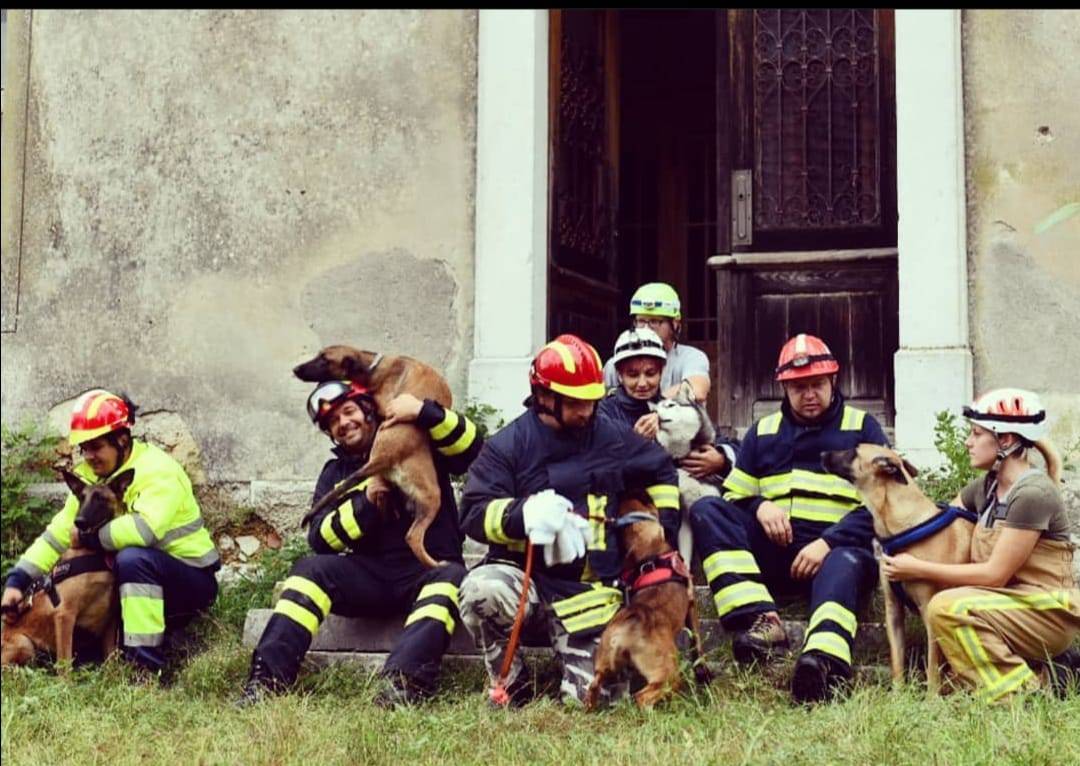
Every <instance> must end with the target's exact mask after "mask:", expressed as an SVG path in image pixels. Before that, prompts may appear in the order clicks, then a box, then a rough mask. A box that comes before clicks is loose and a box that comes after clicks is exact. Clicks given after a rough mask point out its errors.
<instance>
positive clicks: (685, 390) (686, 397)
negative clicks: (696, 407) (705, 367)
mask: <svg viewBox="0 0 1080 766" xmlns="http://www.w3.org/2000/svg"><path fill="white" fill-rule="evenodd" d="M675 401H677V402H678V403H679V404H694V403H695V402H696V401H697V397H696V396H694V387H693V386H692V385H690V381H689V380H683V382H682V383H680V384H679V393H677V394H676V395H675Z"/></svg>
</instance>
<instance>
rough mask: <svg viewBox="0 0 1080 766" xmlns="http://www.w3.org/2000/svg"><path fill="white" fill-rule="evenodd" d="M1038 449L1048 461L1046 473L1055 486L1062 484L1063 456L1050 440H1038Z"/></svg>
mask: <svg viewBox="0 0 1080 766" xmlns="http://www.w3.org/2000/svg"><path fill="white" fill-rule="evenodd" d="M1035 449H1037V450H1038V451H1039V452H1040V453H1041V454H1042V456H1043V460H1045V461H1046V473H1047V474H1049V476H1050V478H1051V479H1053V480H1054V483H1055V484H1060V483H1061V455H1060V454H1058V451H1057V447H1055V446H1054V444H1053V442H1051V441H1050V440H1049V439H1038V440H1036V442H1035Z"/></svg>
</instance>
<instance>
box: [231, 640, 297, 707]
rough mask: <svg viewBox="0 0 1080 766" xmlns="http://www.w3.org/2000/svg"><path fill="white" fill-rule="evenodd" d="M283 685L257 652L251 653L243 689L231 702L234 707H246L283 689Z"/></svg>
mask: <svg viewBox="0 0 1080 766" xmlns="http://www.w3.org/2000/svg"><path fill="white" fill-rule="evenodd" d="M285 688H286V687H285V685H284V684H282V683H281V682H280V681H279V680H277V679H276V678H275V677H274V674H273V673H271V672H270V668H269V667H268V666H267V664H266V661H265V660H264V659H263V658H262V655H260V654H259V653H258V652H253V653H252V655H251V669H250V670H249V671H248V677H247V682H246V683H245V684H244V690H243V691H242V692H240V696H239V697H238V698H237V700H236V702H234V703H233V705H234V706H235V707H238V708H246V707H250V706H252V705H255V704H257V703H259V702H262V701H263V700H264V699H266V698H267V697H270V696H273V695H275V694H280V693H281V692H283V691H285Z"/></svg>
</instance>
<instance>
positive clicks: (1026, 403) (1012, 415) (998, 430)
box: [964, 388, 1046, 442]
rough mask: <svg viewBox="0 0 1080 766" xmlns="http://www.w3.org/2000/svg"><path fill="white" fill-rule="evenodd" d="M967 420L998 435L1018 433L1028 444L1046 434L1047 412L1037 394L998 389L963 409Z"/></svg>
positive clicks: (1014, 389)
mask: <svg viewBox="0 0 1080 766" xmlns="http://www.w3.org/2000/svg"><path fill="white" fill-rule="evenodd" d="M964 417H965V418H967V419H968V420H970V421H971V422H972V423H975V424H977V425H980V426H982V427H983V428H985V429H987V430H988V431H993V432H994V435H995V436H1001V435H1002V434H1018V435H1019V436H1020V437H1021V438H1023V439H1026V440H1027V441H1029V442H1034V441H1037V440H1038V439H1041V438H1042V437H1043V435H1044V434H1045V433H1046V409H1045V408H1044V407H1043V406H1042V402H1041V401H1040V400H1039V395H1038V394H1036V393H1035V392H1034V391H1027V390H1025V389H1022V388H995V389H994V390H993V391H987V392H986V393H985V394H983V395H982V396H980V397H979V398H978V399H976V400H975V401H974V402H972V403H971V406H969V407H964Z"/></svg>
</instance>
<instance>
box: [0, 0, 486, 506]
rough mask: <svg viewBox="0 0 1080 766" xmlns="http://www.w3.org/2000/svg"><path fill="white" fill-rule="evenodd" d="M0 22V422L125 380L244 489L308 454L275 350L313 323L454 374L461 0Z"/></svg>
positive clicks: (466, 313)
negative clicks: (7, 94) (2, 43)
mask: <svg viewBox="0 0 1080 766" xmlns="http://www.w3.org/2000/svg"><path fill="white" fill-rule="evenodd" d="M9 22H11V23H9V29H10V30H11V31H12V32H13V37H15V36H19V35H22V36H23V37H20V39H19V40H15V41H14V44H13V45H12V46H11V48H10V51H11V52H12V60H11V61H9V70H8V75H9V85H11V84H14V85H15V86H16V87H17V86H18V83H20V82H21V83H22V84H23V86H24V87H25V85H26V82H27V77H28V81H29V87H28V88H27V89H26V93H27V100H28V103H27V104H25V111H24V112H19V110H20V109H22V107H23V106H24V105H23V104H21V103H18V101H19V100H18V98H16V99H14V100H13V101H12V102H9V103H8V106H13V105H14V106H15V107H16V108H15V109H5V115H4V130H3V133H4V158H3V165H4V174H3V184H4V205H3V223H4V230H5V234H4V238H3V267H4V268H3V275H4V281H3V293H4V302H3V305H4V328H3V329H4V331H5V332H4V335H3V394H2V403H3V417H4V419H5V421H8V422H17V421H19V420H21V419H23V418H24V417H33V416H37V415H40V414H42V413H44V412H46V411H48V410H50V409H52V408H55V409H56V412H58V413H59V412H62V410H63V408H65V407H68V406H69V404H68V403H67V402H68V400H69V399H70V398H71V397H73V396H74V395H76V394H77V393H78V392H80V391H82V390H84V389H86V388H89V387H91V386H103V387H107V388H114V389H123V390H126V391H127V392H128V393H130V395H131V396H132V398H133V399H135V401H136V402H138V403H139V404H141V405H142V406H143V407H144V408H145V409H146V410H149V411H154V412H157V413H160V415H159V420H160V421H161V422H162V423H163V424H165V425H164V426H163V427H164V428H165V430H166V431H168V432H169V434H184V433H188V434H190V437H191V439H193V441H194V443H195V445H196V447H197V450H196V452H195V455H196V456H198V455H201V458H198V457H196V458H191V460H194V461H196V462H199V463H201V465H200V466H199V467H198V468H197V469H196V470H198V471H199V472H201V474H202V475H204V476H205V477H206V479H207V480H208V481H209V482H211V483H217V484H221V485H223V486H234V484H232V483H235V482H241V483H243V482H249V481H254V482H256V484H255V485H250V487H249V488H248V489H244V490H243V491H242V492H241V493H240V497H241V499H244V498H246V497H250V494H257V493H258V487H259V486H261V485H259V482H270V483H271V484H273V483H275V482H289V481H292V480H300V481H303V482H305V483H306V482H309V481H311V480H313V479H314V477H315V475H316V474H317V471H318V469H319V467H320V466H321V465H322V462H323V461H324V460H325V458H326V457H327V451H326V448H327V444H328V443H327V442H326V440H325V438H324V437H323V436H322V435H321V434H319V433H318V431H316V430H315V429H313V428H312V426H311V425H310V423H309V422H308V421H307V419H306V416H305V414H304V401H305V398H306V395H307V393H308V391H309V390H310V386H309V384H305V383H301V382H300V381H297V380H295V379H294V378H293V377H292V376H291V374H290V372H289V371H290V368H291V367H292V366H293V365H294V364H296V363H297V362H299V361H301V360H302V359H303V358H305V357H306V356H309V355H310V354H311V353H312V352H314V351H315V350H317V349H318V348H319V347H320V346H322V345H325V344H327V343H332V342H347V343H351V344H353V345H358V346H361V347H366V348H373V349H378V350H384V351H388V352H396V353H405V354H409V355H413V356H416V357H418V358H421V359H424V360H426V361H429V362H430V363H433V364H434V365H436V366H437V367H439V368H441V369H442V370H443V371H444V372H445V373H446V375H447V377H448V379H449V380H450V382H451V385H452V387H453V389H454V392H455V395H456V397H457V399H458V400H459V401H460V400H461V399H462V398H463V397H464V394H465V382H466V374H467V365H468V362H469V359H470V358H471V356H472V337H473V328H472V316H473V309H472V306H473V290H472V283H473V276H472V275H473V196H474V188H475V180H474V149H475V136H476V128H475V114H476V14H475V12H469V11H460V12H459V11H446V12H444V11H437V12H430V11H426V12H421V11H345V10H336V11H288V12H285V11H216V10H215V11H139V12H128V11H123V12H115V11H113V12H110V11H78V12H74V11H34V12H33V13H32V14H25V13H20V12H15V11H12V12H10V16H9ZM27 35H28V36H27ZM9 90H13V89H12V88H9ZM23 114H25V120H24V118H23ZM22 122H25V125H26V134H25V170H24V172H23V173H19V172H17V171H16V170H15V169H14V166H15V165H17V164H20V163H21V157H20V153H21V151H22V148H23V147H22V146H21V145H20V143H19V141H16V140H15V138H14V137H15V136H18V137H19V138H20V140H21V134H19V125H20V124H21V123H22ZM9 128H10V129H9ZM9 160H10V161H11V162H10V163H9ZM16 301H17V309H18V310H17V314H16V312H15V306H16ZM169 413H172V415H169ZM166 416H168V417H166ZM60 419H61V420H63V415H61V416H60ZM169 434H164V433H163V435H161V437H160V438H161V440H163V441H168V439H169V438H171V437H170V436H169ZM177 438H180V437H177ZM185 438H186V437H185ZM240 486H244V487H247V486H248V485H243V484H242V485H240ZM282 486H283V487H287V486H288V485H287V484H283V485H282ZM245 493H250V494H245Z"/></svg>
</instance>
